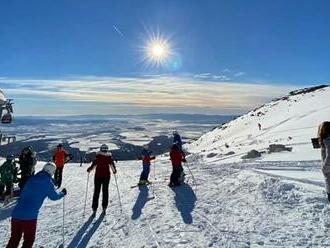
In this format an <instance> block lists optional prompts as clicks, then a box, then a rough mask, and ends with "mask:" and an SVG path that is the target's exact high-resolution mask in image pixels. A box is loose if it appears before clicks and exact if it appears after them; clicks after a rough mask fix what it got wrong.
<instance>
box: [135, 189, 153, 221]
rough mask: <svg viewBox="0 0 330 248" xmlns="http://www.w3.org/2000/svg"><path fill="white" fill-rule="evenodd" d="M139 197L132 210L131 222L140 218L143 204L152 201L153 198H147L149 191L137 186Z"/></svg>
mask: <svg viewBox="0 0 330 248" xmlns="http://www.w3.org/2000/svg"><path fill="white" fill-rule="evenodd" d="M139 190H140V193H139V196H138V197H137V199H136V202H135V204H134V206H133V208H132V211H133V213H132V217H131V219H132V220H136V219H138V218H139V217H140V216H141V213H142V209H143V208H144V206H145V204H146V203H147V202H148V201H150V200H152V199H153V198H154V197H151V198H150V197H148V196H149V189H148V187H147V186H146V185H141V186H139Z"/></svg>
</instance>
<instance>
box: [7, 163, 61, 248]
mask: <svg viewBox="0 0 330 248" xmlns="http://www.w3.org/2000/svg"><path fill="white" fill-rule="evenodd" d="M54 172H55V165H54V164H52V163H46V164H45V165H44V167H43V169H42V170H41V171H40V172H38V173H37V174H36V175H34V176H32V177H31V178H30V179H29V180H28V181H27V183H26V184H25V186H24V189H23V191H22V192H21V196H20V198H19V200H18V202H17V205H16V207H15V208H14V210H13V212H12V215H11V217H12V219H11V236H10V240H9V242H8V244H7V248H16V247H18V245H19V243H20V240H21V237H22V235H23V237H24V241H23V246H22V247H25V248H32V246H33V243H34V240H35V234H36V227H37V219H38V214H39V209H40V208H41V206H42V204H43V202H44V200H45V198H46V197H48V198H49V199H51V200H53V201H56V200H59V199H61V198H62V197H64V196H65V195H66V189H63V190H62V191H61V192H56V191H55V187H54V181H53V179H52V176H53V175H54Z"/></svg>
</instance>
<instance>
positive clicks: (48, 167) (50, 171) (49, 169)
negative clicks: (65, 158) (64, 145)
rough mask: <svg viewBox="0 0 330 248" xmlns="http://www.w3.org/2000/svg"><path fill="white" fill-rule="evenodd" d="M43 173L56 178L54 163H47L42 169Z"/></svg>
mask: <svg viewBox="0 0 330 248" xmlns="http://www.w3.org/2000/svg"><path fill="white" fill-rule="evenodd" d="M42 170H43V171H46V172H47V173H48V174H49V175H50V176H54V174H55V170H56V167H55V165H54V164H53V163H51V162H47V163H46V164H45V165H44V167H43V168H42Z"/></svg>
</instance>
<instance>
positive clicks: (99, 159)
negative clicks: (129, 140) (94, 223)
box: [87, 144, 117, 216]
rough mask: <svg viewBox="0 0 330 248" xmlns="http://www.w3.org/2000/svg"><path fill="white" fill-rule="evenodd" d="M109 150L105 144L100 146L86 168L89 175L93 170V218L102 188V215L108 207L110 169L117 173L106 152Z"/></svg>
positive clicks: (109, 155)
mask: <svg viewBox="0 0 330 248" xmlns="http://www.w3.org/2000/svg"><path fill="white" fill-rule="evenodd" d="M108 151H109V148H108V146H107V145H106V144H103V145H101V147H100V151H99V152H98V153H97V154H96V157H95V159H94V160H93V162H92V165H91V166H90V167H88V169H87V172H88V173H90V172H91V171H92V170H93V169H94V168H95V177H94V195H93V204H92V210H93V216H95V214H96V210H97V208H98V205H99V196H100V191H101V187H102V208H103V212H102V213H103V214H105V211H106V209H107V207H108V201H109V182H110V167H111V170H112V172H113V174H116V173H117V170H116V166H115V163H114V162H113V159H112V157H111V153H109V152H108Z"/></svg>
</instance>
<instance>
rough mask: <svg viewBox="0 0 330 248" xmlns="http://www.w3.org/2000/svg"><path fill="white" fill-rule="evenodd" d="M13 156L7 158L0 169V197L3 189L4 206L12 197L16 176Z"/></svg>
mask: <svg viewBox="0 0 330 248" xmlns="http://www.w3.org/2000/svg"><path fill="white" fill-rule="evenodd" d="M14 159H15V157H14V156H13V155H9V156H7V159H6V161H5V162H4V163H3V164H2V165H1V167H0V196H2V194H3V192H4V190H5V188H6V191H5V196H4V204H7V203H8V202H9V200H10V198H11V197H12V190H13V184H14V181H15V180H16V176H17V168H16V165H15V162H14Z"/></svg>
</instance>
